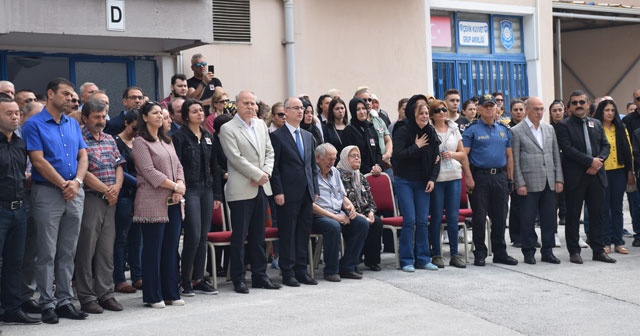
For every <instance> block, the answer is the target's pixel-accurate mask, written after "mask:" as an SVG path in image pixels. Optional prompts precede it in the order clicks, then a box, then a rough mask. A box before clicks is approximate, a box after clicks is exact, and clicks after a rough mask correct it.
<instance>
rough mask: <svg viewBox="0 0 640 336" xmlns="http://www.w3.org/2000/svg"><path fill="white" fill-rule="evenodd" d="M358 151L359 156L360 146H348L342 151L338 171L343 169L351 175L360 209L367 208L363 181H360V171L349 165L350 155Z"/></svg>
mask: <svg viewBox="0 0 640 336" xmlns="http://www.w3.org/2000/svg"><path fill="white" fill-rule="evenodd" d="M354 149H355V150H356V151H357V152H358V154H360V149H359V148H358V146H347V147H345V148H343V149H342V152H340V161H339V162H338V169H342V170H344V171H346V172H349V173H351V184H352V185H353V189H354V190H355V193H356V203H357V205H358V206H359V207H362V206H365V205H366V204H364V200H363V199H362V181H361V180H360V175H361V174H360V170H358V169H353V168H352V167H351V164H350V163H349V154H351V151H352V150H354Z"/></svg>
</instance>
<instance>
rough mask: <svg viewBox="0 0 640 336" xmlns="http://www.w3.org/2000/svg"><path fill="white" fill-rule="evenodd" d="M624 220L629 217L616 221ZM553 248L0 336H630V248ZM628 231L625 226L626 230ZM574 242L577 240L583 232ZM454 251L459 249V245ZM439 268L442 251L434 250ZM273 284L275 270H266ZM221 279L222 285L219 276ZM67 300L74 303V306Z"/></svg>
mask: <svg viewBox="0 0 640 336" xmlns="http://www.w3.org/2000/svg"><path fill="white" fill-rule="evenodd" d="M625 222H627V223H629V222H630V221H629V220H628V218H627V220H626V221H625ZM559 228H560V236H561V238H562V244H563V246H562V247H561V248H556V249H554V253H555V254H556V256H557V257H559V258H560V259H561V260H562V264H560V265H551V264H548V263H541V262H540V256H539V254H538V255H537V256H536V257H537V259H538V263H537V264H536V265H527V264H524V263H523V262H522V260H523V258H522V254H521V253H520V250H519V249H516V248H513V247H509V248H508V252H509V253H510V254H511V255H512V256H514V257H516V258H517V259H518V260H519V261H520V264H518V265H517V266H505V265H494V264H493V263H491V258H490V257H489V258H488V259H487V266H486V267H476V266H473V264H472V262H473V261H472V260H473V257H471V256H470V264H469V265H468V267H467V268H466V269H456V268H454V267H449V266H447V267H446V268H444V269H441V270H438V271H424V270H418V271H416V273H404V272H402V271H399V270H396V269H395V262H394V257H393V255H392V254H388V253H385V254H383V263H382V266H383V270H382V271H381V272H371V271H366V270H365V272H364V279H363V280H343V281H342V282H341V283H329V282H326V281H324V280H322V276H321V274H322V272H321V271H320V272H319V273H318V274H316V278H317V279H318V280H319V285H318V286H305V285H302V287H299V288H290V287H285V288H282V289H281V290H278V291H270V290H264V289H251V293H250V294H249V295H241V294H236V293H235V292H233V286H232V285H231V284H230V283H224V282H222V283H221V285H220V294H219V295H216V296H207V295H196V296H195V297H191V298H184V299H185V301H186V303H187V304H186V306H184V307H171V306H168V307H167V308H165V309H151V308H145V307H143V305H142V298H141V296H142V293H141V292H140V291H139V292H138V293H136V294H117V299H118V301H120V302H121V303H122V304H123V305H124V307H125V311H123V312H117V313H115V312H105V313H103V314H101V315H92V316H90V317H89V318H88V319H87V320H85V321H72V320H67V319H61V320H60V324H58V325H45V324H41V325H38V326H10V325H1V324H0V329H1V330H2V334H3V335H19V336H28V335H66V336H71V335H462V334H466V335H517V334H523V335H604V334H616V335H637V334H638V330H637V329H638V328H637V326H636V325H635V322H633V321H639V320H640V291H637V290H634V289H633V288H634V286H635V285H636V284H637V283H638V278H639V277H640V271H639V269H640V248H637V247H631V241H632V239H631V238H625V239H626V241H627V247H628V248H629V249H630V251H631V252H630V254H629V255H620V254H616V253H612V255H611V256H612V257H614V258H616V259H618V263H616V264H604V263H601V262H594V261H591V251H590V250H588V249H583V252H582V256H583V258H584V261H585V263H584V264H583V265H575V264H571V263H569V256H568V252H567V251H566V246H565V243H564V232H563V227H562V226H560V227H559ZM626 228H627V229H628V230H630V231H631V226H630V225H626ZM583 237H584V235H583ZM460 250H461V251H462V245H460ZM443 251H444V254H445V259H446V260H447V262H448V257H449V256H448V246H447V245H444V246H443ZM269 273H270V276H271V277H272V279H274V280H275V281H276V282H280V281H281V279H280V277H279V275H278V274H277V271H276V270H271V269H270V270H269ZM221 281H224V280H221ZM75 304H76V305H77V306H79V304H78V302H77V301H76V302H75Z"/></svg>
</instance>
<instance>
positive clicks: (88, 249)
mask: <svg viewBox="0 0 640 336" xmlns="http://www.w3.org/2000/svg"><path fill="white" fill-rule="evenodd" d="M82 121H83V124H84V127H83V129H82V136H83V138H84V141H85V142H86V143H87V156H88V157H89V168H88V170H87V174H86V176H85V179H84V182H85V200H84V208H85V210H84V213H83V215H82V223H81V226H80V236H79V239H78V247H77V251H76V258H75V264H76V287H77V290H78V299H79V300H80V308H81V309H82V310H83V311H84V312H86V313H90V314H99V313H102V312H103V310H104V309H107V310H112V311H121V310H122V305H120V304H119V303H118V302H117V301H116V299H115V298H114V295H113V244H114V241H115V237H116V234H115V212H116V208H115V206H114V205H115V204H116V202H117V201H118V194H119V192H120V188H121V187H122V181H123V179H124V175H123V170H122V166H121V165H122V164H123V163H125V160H124V158H123V157H122V156H121V155H120V151H119V150H118V147H117V145H116V142H115V140H114V139H113V138H112V137H111V135H109V134H106V133H104V128H105V126H106V122H107V110H106V104H105V103H104V102H102V101H100V100H98V99H95V98H91V99H89V100H88V101H87V102H85V103H84V105H83V106H82Z"/></svg>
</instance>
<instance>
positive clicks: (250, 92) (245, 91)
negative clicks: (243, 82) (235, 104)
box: [236, 90, 258, 103]
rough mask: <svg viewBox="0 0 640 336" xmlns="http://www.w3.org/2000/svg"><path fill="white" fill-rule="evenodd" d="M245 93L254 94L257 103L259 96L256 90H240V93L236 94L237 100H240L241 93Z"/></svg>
mask: <svg viewBox="0 0 640 336" xmlns="http://www.w3.org/2000/svg"><path fill="white" fill-rule="evenodd" d="M243 93H248V94H250V95H252V96H253V98H255V100H256V103H257V100H258V96H256V94H255V92H253V91H249V90H242V91H240V92H238V94H237V95H236V101H240V95H241V94H243Z"/></svg>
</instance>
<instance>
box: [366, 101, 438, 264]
mask: <svg viewBox="0 0 640 336" xmlns="http://www.w3.org/2000/svg"><path fill="white" fill-rule="evenodd" d="M439 145H440V140H439V139H438V135H437V134H436V131H435V129H434V128H433V126H432V125H431V124H430V123H429V108H428V107H427V97H425V96H424V95H414V96H413V97H411V98H410V99H409V102H408V103H407V109H406V119H405V122H404V124H403V125H402V126H400V127H398V126H396V129H395V131H394V133H393V156H392V160H393V161H392V163H393V171H394V179H393V186H394V189H395V191H396V196H397V197H398V205H399V206H400V213H402V231H401V233H400V247H399V254H400V266H401V267H402V270H403V271H405V272H415V269H416V268H418V269H427V270H434V271H435V270H437V269H438V266H436V265H434V264H433V263H431V255H430V252H429V232H428V218H429V206H430V199H431V192H432V191H433V189H434V187H435V182H436V179H437V177H438V174H439V172H440V166H441V162H440V160H438V156H439V153H438V149H439ZM361 171H362V170H361ZM414 233H415V234H414ZM414 241H415V246H414Z"/></svg>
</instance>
